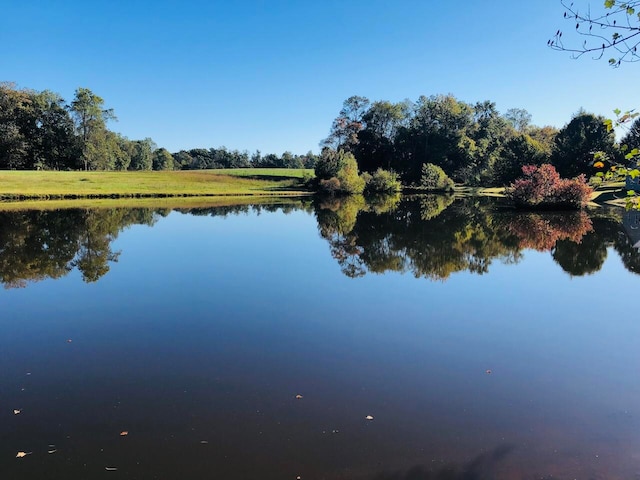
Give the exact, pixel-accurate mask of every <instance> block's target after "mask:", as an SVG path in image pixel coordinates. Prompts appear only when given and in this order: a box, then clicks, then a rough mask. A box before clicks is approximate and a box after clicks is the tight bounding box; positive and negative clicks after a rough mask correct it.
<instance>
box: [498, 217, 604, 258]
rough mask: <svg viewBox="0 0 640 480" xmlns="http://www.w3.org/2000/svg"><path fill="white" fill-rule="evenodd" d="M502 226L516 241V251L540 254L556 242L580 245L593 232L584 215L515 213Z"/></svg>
mask: <svg viewBox="0 0 640 480" xmlns="http://www.w3.org/2000/svg"><path fill="white" fill-rule="evenodd" d="M506 227H507V229H508V230H509V231H510V232H511V233H513V234H514V235H515V236H516V237H517V238H518V240H519V246H520V248H531V249H534V250H538V251H540V252H546V251H549V250H551V249H552V248H553V247H554V246H555V245H556V242H558V241H559V240H566V241H569V242H571V243H580V241H581V240H582V237H583V236H584V235H585V234H587V233H589V232H591V231H592V230H593V226H592V224H591V220H590V219H589V216H588V215H587V214H586V213H585V212H562V213H516V214H513V215H510V216H509V217H508V218H507V224H506Z"/></svg>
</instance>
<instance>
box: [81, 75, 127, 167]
mask: <svg viewBox="0 0 640 480" xmlns="http://www.w3.org/2000/svg"><path fill="white" fill-rule="evenodd" d="M103 107H104V100H103V99H102V98H101V97H99V96H98V95H96V94H95V93H93V92H92V91H91V90H89V89H88V88H78V89H76V91H75V96H74V99H73V101H72V102H71V106H70V110H71V113H72V114H73V117H74V120H75V124H76V131H77V132H78V135H79V137H80V142H81V145H82V160H83V163H84V169H85V170H89V168H90V167H93V165H92V164H93V163H99V162H100V160H101V157H104V155H105V152H104V151H103V150H102V149H103V148H105V147H104V144H103V142H102V138H103V137H104V136H105V133H104V130H106V123H107V121H109V120H115V118H116V117H115V115H114V113H113V110H112V109H105V108H103ZM94 136H95V137H96V138H92V137H94Z"/></svg>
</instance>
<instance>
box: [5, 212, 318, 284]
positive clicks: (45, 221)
mask: <svg viewBox="0 0 640 480" xmlns="http://www.w3.org/2000/svg"><path fill="white" fill-rule="evenodd" d="M301 207H306V208H310V206H309V202H303V201H287V202H284V201H283V202H282V203H281V204H274V205H241V206H233V207H215V208H203V209H194V210H182V211H183V212H184V213H191V214H194V215H207V216H227V215H237V214H239V213H248V212H253V213H256V214H257V213H260V212H262V211H275V210H281V211H283V212H284V213H289V212H291V211H293V210H297V209H298V208H301ZM170 212H171V210H170V209H166V208H165V209H150V208H113V209H93V210H91V209H69V210H51V211H36V210H27V211H18V212H0V283H2V284H3V285H4V287H5V288H15V287H24V286H26V285H27V284H28V283H29V282H37V281H40V280H44V279H47V278H54V279H55V278H60V277H63V276H65V275H66V274H68V273H69V272H70V271H71V270H73V268H77V269H78V270H79V271H80V273H81V275H82V279H83V280H84V281H85V282H95V281H97V280H99V279H100V278H101V277H102V276H103V275H105V274H106V273H107V272H108V271H109V264H110V263H112V262H117V260H118V256H119V255H120V252H115V251H113V250H112V248H111V244H112V242H113V241H114V240H115V239H116V238H117V236H118V234H119V233H120V232H121V231H122V230H124V229H125V228H127V227H129V226H131V225H149V226H151V225H153V224H154V223H155V222H156V221H157V219H158V218H159V217H160V216H166V215H168V214H169V213H170Z"/></svg>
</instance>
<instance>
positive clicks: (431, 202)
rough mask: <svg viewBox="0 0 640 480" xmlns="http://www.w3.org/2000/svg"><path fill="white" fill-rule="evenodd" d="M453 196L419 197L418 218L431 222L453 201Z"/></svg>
mask: <svg viewBox="0 0 640 480" xmlns="http://www.w3.org/2000/svg"><path fill="white" fill-rule="evenodd" d="M454 198H455V197H454V196H453V195H433V194H432V195H423V196H421V197H420V218H422V220H431V219H432V218H436V217H437V216H438V215H440V214H441V213H442V212H444V211H445V209H447V208H448V207H449V206H450V205H451V204H452V203H453V200H454Z"/></svg>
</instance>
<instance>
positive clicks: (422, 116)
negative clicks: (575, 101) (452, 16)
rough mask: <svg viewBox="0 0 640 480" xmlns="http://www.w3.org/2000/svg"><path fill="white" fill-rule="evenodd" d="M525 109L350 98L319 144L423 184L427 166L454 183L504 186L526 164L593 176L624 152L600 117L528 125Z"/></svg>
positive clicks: (442, 99)
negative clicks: (598, 159) (598, 156)
mask: <svg viewBox="0 0 640 480" xmlns="http://www.w3.org/2000/svg"><path fill="white" fill-rule="evenodd" d="M530 121H531V115H529V114H528V112H526V110H523V109H510V110H508V111H507V112H506V113H505V114H504V115H502V114H500V112H498V110H497V109H496V105H495V104H494V103H493V102H490V101H484V102H478V103H476V104H473V105H472V104H468V103H465V102H463V101H460V100H458V99H456V98H455V97H454V96H452V95H434V96H430V97H426V96H421V97H420V98H419V99H418V100H417V101H415V102H412V101H409V100H405V101H403V102H400V103H392V102H388V101H375V102H371V101H370V100H369V99H367V98H365V97H360V96H353V97H350V98H348V99H347V100H345V102H344V104H343V107H342V109H341V110H340V112H339V114H338V117H337V118H336V119H335V120H334V122H333V124H332V126H331V130H330V132H329V136H328V137H327V138H326V139H324V140H323V141H322V142H321V146H323V147H324V148H327V149H329V150H335V151H337V150H343V151H345V152H350V153H352V154H353V155H354V156H355V158H356V160H357V163H358V168H359V169H360V170H361V171H364V172H369V173H372V172H374V171H376V170H377V169H378V168H384V169H386V170H393V171H395V172H397V173H399V174H400V176H401V178H402V180H403V182H404V183H405V184H407V185H411V184H413V185H418V184H419V183H420V179H421V175H422V168H423V165H424V164H433V165H436V166H438V167H441V168H442V169H443V170H444V171H445V173H446V174H447V175H448V176H450V177H451V178H453V179H454V180H455V181H456V182H459V183H465V184H470V185H479V184H482V185H506V184H509V183H510V182H512V181H513V180H514V179H515V178H516V177H518V176H519V175H520V174H521V172H522V167H523V166H524V165H530V164H533V165H541V164H543V163H551V164H552V165H554V166H555V167H556V169H557V171H558V172H559V173H560V174H561V175H563V176H571V177H573V176H576V175H578V174H581V173H584V174H586V175H587V177H589V176H591V175H593V174H594V173H596V170H595V169H594V167H593V163H594V160H593V155H594V153H596V152H602V155H603V158H610V159H614V158H616V159H619V158H620V155H621V152H620V151H619V147H618V145H617V144H616V142H615V136H614V134H613V132H611V131H608V129H607V127H606V125H605V123H604V121H605V119H604V118H603V117H600V116H597V115H594V114H591V113H587V112H584V111H579V112H578V113H576V114H575V115H574V116H573V118H572V119H571V120H570V121H569V122H568V123H567V124H566V125H565V126H564V127H563V128H561V129H560V130H557V129H556V128H554V127H550V126H544V127H538V126H534V125H531V124H530Z"/></svg>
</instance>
